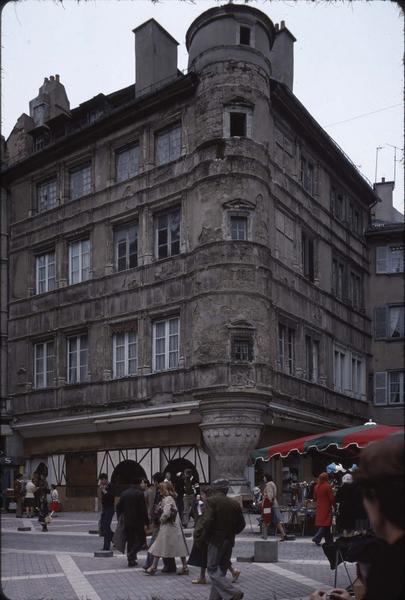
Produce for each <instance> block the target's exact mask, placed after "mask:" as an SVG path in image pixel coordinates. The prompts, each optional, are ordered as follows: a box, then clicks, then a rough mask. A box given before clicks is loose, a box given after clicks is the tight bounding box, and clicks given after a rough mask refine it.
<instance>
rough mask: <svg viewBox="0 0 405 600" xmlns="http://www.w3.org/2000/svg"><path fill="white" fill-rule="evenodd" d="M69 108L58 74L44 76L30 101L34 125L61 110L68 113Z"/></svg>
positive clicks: (40, 123)
mask: <svg viewBox="0 0 405 600" xmlns="http://www.w3.org/2000/svg"><path fill="white" fill-rule="evenodd" d="M69 110H70V104H69V99H68V97H67V95H66V91H65V87H64V85H62V83H61V82H60V80H59V75H50V76H49V78H48V77H45V78H44V83H43V84H42V85H41V87H40V88H39V91H38V96H37V97H36V98H34V99H33V100H31V101H30V117H31V118H32V119H33V120H34V123H35V127H38V126H40V125H43V124H44V123H46V121H48V120H49V119H52V118H53V117H56V115H58V114H60V113H62V112H66V113H68V112H69Z"/></svg>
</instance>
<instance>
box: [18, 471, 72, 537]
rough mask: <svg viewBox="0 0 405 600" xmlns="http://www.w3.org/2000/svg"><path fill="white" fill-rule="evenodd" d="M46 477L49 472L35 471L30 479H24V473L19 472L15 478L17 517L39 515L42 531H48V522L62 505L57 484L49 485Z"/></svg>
mask: <svg viewBox="0 0 405 600" xmlns="http://www.w3.org/2000/svg"><path fill="white" fill-rule="evenodd" d="M46 477H47V472H43V473H38V472H36V471H35V472H34V473H33V474H32V476H31V478H30V479H28V480H24V477H23V474H22V473H20V472H18V473H16V476H15V479H14V500H15V504H16V518H17V519H21V518H23V517H26V518H27V519H33V518H36V517H38V521H39V523H40V524H41V525H42V531H48V524H49V523H50V522H51V521H52V518H53V517H54V516H55V514H56V513H57V512H59V511H60V506H61V505H60V501H59V494H58V490H57V486H56V485H54V484H52V485H51V487H49V485H48V481H47V479H46Z"/></svg>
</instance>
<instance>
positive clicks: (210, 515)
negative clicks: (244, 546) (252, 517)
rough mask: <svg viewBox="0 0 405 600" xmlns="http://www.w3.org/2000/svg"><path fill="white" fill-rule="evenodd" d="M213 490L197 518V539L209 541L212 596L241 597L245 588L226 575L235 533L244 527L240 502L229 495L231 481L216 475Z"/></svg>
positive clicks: (211, 598)
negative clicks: (200, 515) (242, 588)
mask: <svg viewBox="0 0 405 600" xmlns="http://www.w3.org/2000/svg"><path fill="white" fill-rule="evenodd" d="M212 488H213V490H214V493H213V495H212V496H210V497H209V498H207V502H206V507H205V510H204V513H203V515H202V517H201V518H200V519H199V520H198V522H197V525H196V528H195V535H194V540H195V542H196V543H197V544H198V543H199V542H200V543H204V542H205V543H207V544H208V553H207V571H208V574H209V576H210V578H211V593H210V596H209V600H221V598H222V599H223V600H241V599H242V598H243V592H242V591H241V590H239V589H238V588H237V587H236V586H235V585H233V584H232V583H231V580H230V579H227V578H226V571H227V570H228V567H229V565H230V562H231V556H232V548H233V546H234V544H235V535H236V534H237V533H240V532H241V531H243V529H244V528H245V525H246V523H245V519H244V517H243V514H242V509H241V507H240V506H239V504H238V503H237V502H236V501H235V500H232V499H231V498H227V497H226V494H227V493H228V488H229V482H228V481H227V480H226V479H217V480H216V481H214V482H213V483H212Z"/></svg>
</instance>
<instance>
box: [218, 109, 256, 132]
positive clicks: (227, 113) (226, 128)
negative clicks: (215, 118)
mask: <svg viewBox="0 0 405 600" xmlns="http://www.w3.org/2000/svg"><path fill="white" fill-rule="evenodd" d="M253 112H254V105H253V104H251V103H250V102H247V101H246V102H244V101H242V100H241V101H239V100H234V101H232V102H229V103H226V104H224V108H223V137H224V138H227V139H233V138H236V139H240V138H242V139H253ZM231 113H240V114H244V115H245V116H246V133H245V135H243V136H234V135H231Z"/></svg>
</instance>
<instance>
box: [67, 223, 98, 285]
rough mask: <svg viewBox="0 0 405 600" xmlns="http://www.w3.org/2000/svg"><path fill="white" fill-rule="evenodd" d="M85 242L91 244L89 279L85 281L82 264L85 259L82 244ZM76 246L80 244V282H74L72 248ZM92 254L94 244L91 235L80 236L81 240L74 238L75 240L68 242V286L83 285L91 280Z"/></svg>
mask: <svg viewBox="0 0 405 600" xmlns="http://www.w3.org/2000/svg"><path fill="white" fill-rule="evenodd" d="M83 242H88V243H89V252H88V255H89V264H88V269H85V270H88V275H89V276H88V277H87V278H86V279H83V270H84V269H83V264H82V259H83V251H82V244H83ZM76 244H80V252H79V260H80V268H79V273H80V277H79V281H75V282H73V281H72V258H73V257H72V247H73V246H74V245H76ZM91 253H92V243H91V238H90V235H86V236H80V237H79V238H74V239H70V240H68V285H77V284H79V283H83V282H85V281H90V280H91V278H92V277H91V274H92V271H91V263H92V260H91V258H92V257H91Z"/></svg>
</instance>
